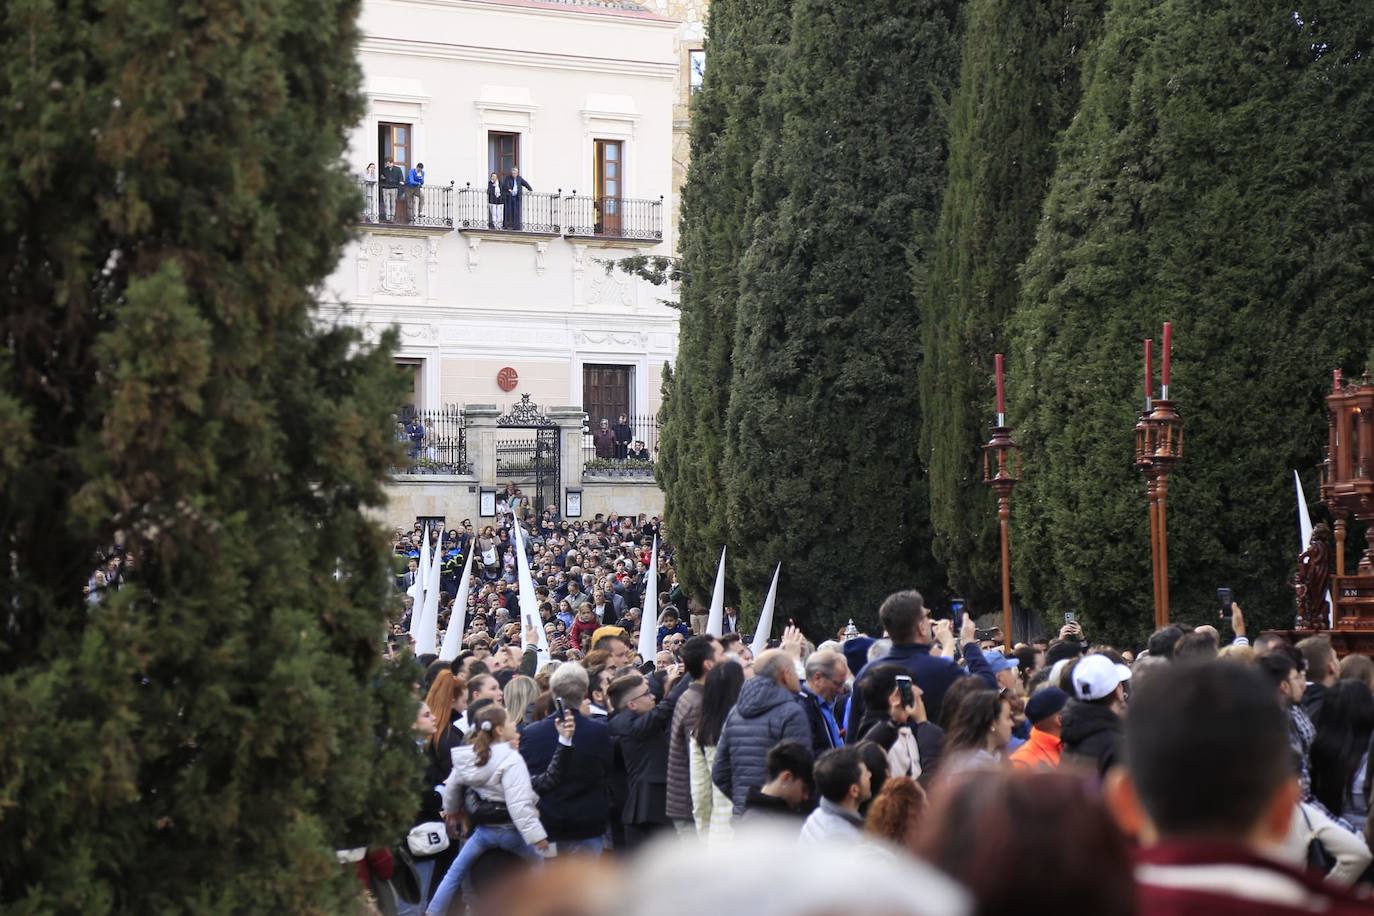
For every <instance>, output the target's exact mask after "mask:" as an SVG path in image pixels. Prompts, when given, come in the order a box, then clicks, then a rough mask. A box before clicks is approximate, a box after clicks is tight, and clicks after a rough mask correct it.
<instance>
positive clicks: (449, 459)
mask: <svg viewBox="0 0 1374 916" xmlns="http://www.w3.org/2000/svg"><path fill="white" fill-rule="evenodd" d="M396 440H397V441H398V442H399V443H400V449H401V452H402V464H401V465H400V466H398V467H396V468H394V469H393V470H394V471H395V472H396V473H400V474H471V473H472V462H470V461H469V460H468V431H467V420H466V418H465V417H464V416H463V411H462V409H461V408H459V407H456V406H452V405H450V406H447V407H441V408H438V409H437V410H415V408H413V407H403V408H401V410H399V411H398V412H397V414H396Z"/></svg>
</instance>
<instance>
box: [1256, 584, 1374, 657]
mask: <svg viewBox="0 0 1374 916" xmlns="http://www.w3.org/2000/svg"><path fill="white" fill-rule="evenodd" d="M1331 600H1332V601H1333V602H1334V603H1335V605H1336V614H1335V622H1336V626H1335V627H1334V628H1333V629H1330V630H1325V629H1322V630H1310V629H1306V630H1273V631H1270V632H1274V633H1277V634H1278V635H1280V636H1282V637H1284V638H1285V639H1287V640H1290V641H1291V642H1297V641H1298V640H1299V639H1305V638H1306V637H1308V636H1317V635H1321V634H1326V635H1327V636H1330V637H1331V645H1332V647H1333V648H1335V650H1336V654H1337V655H1340V656H1346V655H1350V654H1351V653H1357V654H1359V655H1371V656H1374V575H1361V576H1334V577H1332V579H1331Z"/></svg>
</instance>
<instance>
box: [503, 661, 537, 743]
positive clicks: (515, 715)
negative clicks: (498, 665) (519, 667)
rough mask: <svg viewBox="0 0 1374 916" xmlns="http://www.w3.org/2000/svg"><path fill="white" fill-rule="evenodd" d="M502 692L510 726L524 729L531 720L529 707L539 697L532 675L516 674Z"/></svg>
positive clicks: (519, 729)
mask: <svg viewBox="0 0 1374 916" xmlns="http://www.w3.org/2000/svg"><path fill="white" fill-rule="evenodd" d="M502 693H503V694H504V699H505V703H506V712H507V713H508V714H509V715H510V723H511V726H512V727H513V728H515V729H516V730H517V731H524V730H525V726H526V725H528V724H529V723H530V721H531V719H530V718H529V716H530V707H531V706H533V705H534V701H535V700H537V699H539V684H538V683H536V682H535V680H534V678H532V677H526V676H525V675H523V674H517V675H516V676H515V677H513V678H511V679H510V681H509V682H508V683H507V684H506V689H505V690H503V691H502Z"/></svg>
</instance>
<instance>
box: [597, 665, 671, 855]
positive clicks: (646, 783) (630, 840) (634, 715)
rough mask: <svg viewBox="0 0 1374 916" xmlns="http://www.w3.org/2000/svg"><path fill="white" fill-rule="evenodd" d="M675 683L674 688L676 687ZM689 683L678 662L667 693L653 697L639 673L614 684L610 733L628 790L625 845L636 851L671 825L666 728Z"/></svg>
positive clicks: (617, 680)
mask: <svg viewBox="0 0 1374 916" xmlns="http://www.w3.org/2000/svg"><path fill="white" fill-rule="evenodd" d="M674 684H676V685H677V686H676V687H674V686H673V685H674ZM690 684H691V679H690V678H684V677H682V666H681V665H675V666H673V669H672V670H671V671H670V672H669V674H668V677H667V680H666V681H665V682H664V685H663V686H664V690H665V691H667V695H666V696H665V697H664V698H663V701H662V702H656V701H655V700H654V694H653V691H652V689H651V688H650V687H649V682H648V681H647V680H646V679H645V678H644V676H643V675H641V674H626V675H622V676H621V677H618V678H616V679H615V680H614V681H612V682H611V686H610V688H609V690H608V691H607V692H608V693H609V694H610V700H611V706H612V707H613V708H614V712H612V713H611V718H610V721H609V725H610V729H611V737H612V738H613V739H614V740H615V743H616V745H617V747H618V748H619V749H620V754H621V756H622V758H623V759H624V761H625V772H626V774H627V776H628V793H627V797H626V799H625V810H624V812H623V816H622V820H623V821H624V824H625V847H626V849H634V848H635V847H637V846H639V845H640V844H642V843H643V842H644V841H645V840H647V839H648V838H649V837H650V836H651V835H652V834H653V833H654V832H656V831H658V830H661V829H663V828H664V827H668V826H670V825H671V824H672V822H671V821H670V820H668V729H669V726H670V725H671V724H672V721H673V709H674V708H675V707H676V706H677V699H678V697H679V696H681V695H682V693H683V691H685V690H686V689H687V687H688V686H689V685H690Z"/></svg>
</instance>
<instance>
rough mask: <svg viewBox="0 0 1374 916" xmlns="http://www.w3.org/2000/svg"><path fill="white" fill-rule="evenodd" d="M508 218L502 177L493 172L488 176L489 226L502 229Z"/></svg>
mask: <svg viewBox="0 0 1374 916" xmlns="http://www.w3.org/2000/svg"><path fill="white" fill-rule="evenodd" d="M505 220H506V197H505V195H504V194H502V193H501V179H500V177H499V176H498V175H497V174H496V173H495V172H492V173H491V175H490V176H489V177H488V178H487V226H488V228H491V229H502V228H504V227H505Z"/></svg>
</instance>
